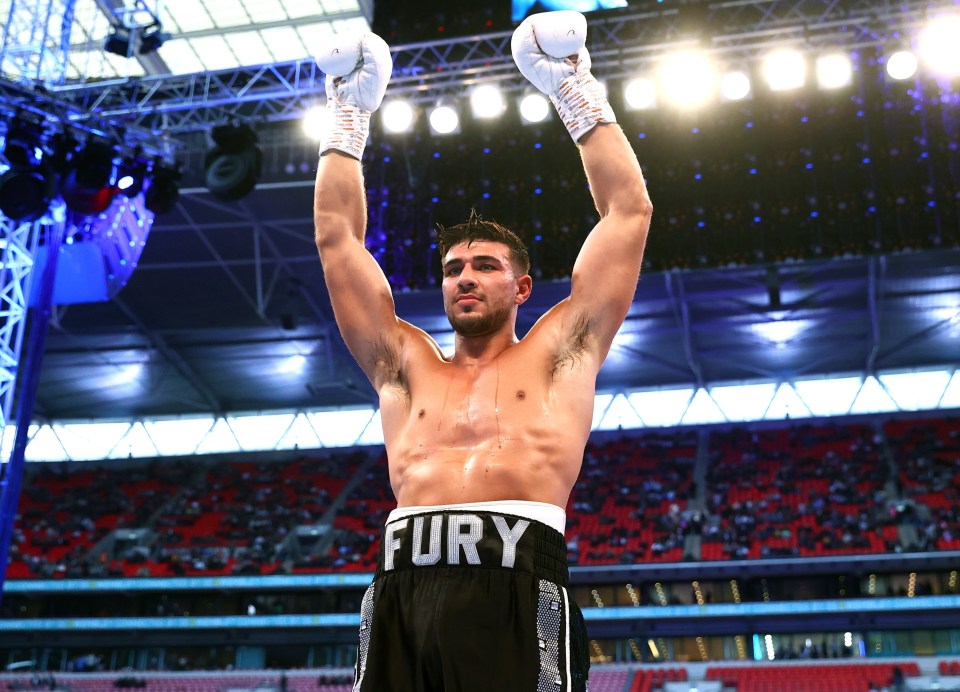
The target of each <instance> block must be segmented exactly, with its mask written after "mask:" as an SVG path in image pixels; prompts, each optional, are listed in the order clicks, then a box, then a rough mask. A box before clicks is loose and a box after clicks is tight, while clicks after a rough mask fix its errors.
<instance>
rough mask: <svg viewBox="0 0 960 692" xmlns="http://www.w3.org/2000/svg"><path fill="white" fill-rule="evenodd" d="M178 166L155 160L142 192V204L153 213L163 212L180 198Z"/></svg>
mask: <svg viewBox="0 0 960 692" xmlns="http://www.w3.org/2000/svg"><path fill="white" fill-rule="evenodd" d="M180 177H181V173H180V167H179V165H177V164H173V165H170V166H168V165H166V164H164V163H163V162H156V163H154V166H153V173H152V176H151V177H150V180H149V182H148V186H147V191H146V193H144V198H143V205H144V206H145V207H146V208H147V209H148V210H150V211H152V212H153V213H154V214H165V213H166V212H168V211H170V210H171V209H173V207H174V206H175V205H176V203H177V201H178V200H179V199H180Z"/></svg>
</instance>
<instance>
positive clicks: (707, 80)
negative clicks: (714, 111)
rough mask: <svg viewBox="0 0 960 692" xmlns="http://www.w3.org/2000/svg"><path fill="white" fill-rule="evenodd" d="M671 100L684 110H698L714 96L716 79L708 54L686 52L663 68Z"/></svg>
mask: <svg viewBox="0 0 960 692" xmlns="http://www.w3.org/2000/svg"><path fill="white" fill-rule="evenodd" d="M659 76H660V83H661V86H662V89H663V93H664V95H665V96H666V98H667V100H668V101H670V102H671V103H672V104H674V105H675V106H679V107H681V108H697V107H699V106H702V105H703V104H705V103H706V102H707V101H708V100H710V98H711V97H712V96H713V92H714V89H715V88H716V86H715V82H716V77H715V74H714V69H713V64H712V63H711V62H710V58H709V57H708V56H707V54H706V53H703V52H701V51H694V50H684V51H679V52H677V53H674V54H673V55H671V56H669V57H668V58H667V59H666V61H665V62H664V63H663V65H662V66H661V68H660V75H659Z"/></svg>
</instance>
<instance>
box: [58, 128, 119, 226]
mask: <svg viewBox="0 0 960 692" xmlns="http://www.w3.org/2000/svg"><path fill="white" fill-rule="evenodd" d="M115 156H116V153H115V152H114V150H113V145H112V144H108V143H106V142H99V141H93V140H91V141H89V142H87V145H86V146H85V147H84V148H83V149H82V150H81V151H80V152H79V153H78V154H76V155H75V156H74V157H73V158H72V159H71V161H70V164H69V170H68V171H67V174H66V175H65V176H64V178H63V179H62V180H61V181H60V195H61V196H62V197H63V201H64V202H65V203H66V205H67V208H68V209H70V210H72V211H75V212H77V213H78V214H85V215H87V216H95V215H97V214H100V213H102V212H104V211H106V210H107V208H108V207H109V206H110V205H111V204H112V203H113V198H114V197H115V196H116V194H117V192H118V190H117V187H116V182H117V181H116V178H117V164H116V162H115V161H114V157H115Z"/></svg>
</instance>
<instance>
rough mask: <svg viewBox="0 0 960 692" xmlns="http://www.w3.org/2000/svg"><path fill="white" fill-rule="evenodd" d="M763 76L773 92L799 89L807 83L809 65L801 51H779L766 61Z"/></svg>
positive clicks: (770, 55)
mask: <svg viewBox="0 0 960 692" xmlns="http://www.w3.org/2000/svg"><path fill="white" fill-rule="evenodd" d="M763 76H764V77H766V78H767V84H769V85H770V89H772V90H773V91H786V90H787V89H798V88H799V87H802V86H803V85H804V84H805V83H806V80H807V63H806V61H805V60H804V59H803V55H802V54H801V53H800V52H799V51H795V50H789V49H783V50H777V51H774V52H772V53H770V54H769V55H768V56H767V57H766V58H765V59H764V61H763Z"/></svg>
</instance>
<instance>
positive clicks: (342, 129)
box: [320, 99, 372, 161]
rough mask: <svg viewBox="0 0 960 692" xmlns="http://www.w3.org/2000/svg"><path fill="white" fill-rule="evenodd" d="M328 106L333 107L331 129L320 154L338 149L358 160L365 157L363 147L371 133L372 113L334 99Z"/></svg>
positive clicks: (321, 146)
mask: <svg viewBox="0 0 960 692" xmlns="http://www.w3.org/2000/svg"><path fill="white" fill-rule="evenodd" d="M327 108H332V118H331V121H332V122H331V123H330V131H329V132H328V133H327V136H326V137H325V138H324V140H323V143H322V144H321V145H320V154H321V155H323V153H324V152H325V151H329V150H330V149H336V150H337V151H340V152H343V153H344V154H348V155H350V156H352V157H353V158H355V159H357V160H358V161H359V160H360V159H362V158H363V149H364V147H366V145H367V136H368V135H369V134H370V116H371V115H372V113H371V112H370V111H368V110H366V109H365V108H361V107H360V106H354V105H352V104H349V103H344V102H343V101H340V100H338V99H333V100H332V101H331V102H330V103H328V105H327Z"/></svg>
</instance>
